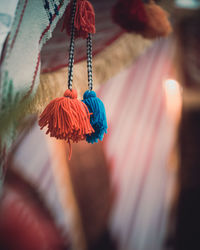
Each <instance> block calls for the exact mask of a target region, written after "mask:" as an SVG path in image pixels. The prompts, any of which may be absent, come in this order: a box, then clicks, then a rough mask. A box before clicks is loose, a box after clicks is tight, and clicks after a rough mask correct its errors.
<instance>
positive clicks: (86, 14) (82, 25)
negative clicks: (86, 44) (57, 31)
mask: <svg viewBox="0 0 200 250" xmlns="http://www.w3.org/2000/svg"><path fill="white" fill-rule="evenodd" d="M72 5H73V1H72V0H71V2H70V3H69V4H68V6H67V9H66V12H65V18H64V22H63V27H62V31H63V30H66V32H67V34H68V35H69V34H70V13H71V9H72ZM74 27H75V37H76V38H78V37H82V38H87V36H88V33H91V34H94V33H95V32H96V29H95V12H94V8H93V6H92V4H91V3H90V2H89V1H87V0H77V7H76V13H75V19H74Z"/></svg>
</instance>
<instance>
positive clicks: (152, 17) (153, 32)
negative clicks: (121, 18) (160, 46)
mask: <svg viewBox="0 0 200 250" xmlns="http://www.w3.org/2000/svg"><path fill="white" fill-rule="evenodd" d="M144 7H145V11H146V16H147V24H146V28H145V29H144V31H142V32H141V33H142V35H143V36H144V37H145V38H157V37H165V36H168V35H169V34H170V33H171V31H172V27H171V24H170V22H169V20H168V16H169V14H168V12H166V11H165V10H163V9H162V8H161V7H160V6H158V5H157V4H155V2H154V1H152V0H151V1H150V3H148V4H144Z"/></svg>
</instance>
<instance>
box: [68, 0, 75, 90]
mask: <svg viewBox="0 0 200 250" xmlns="http://www.w3.org/2000/svg"><path fill="white" fill-rule="evenodd" d="M76 1H77V0H73V5H72V9H71V32H70V35H71V38H70V47H69V66H68V89H70V90H72V82H73V66H74V40H75V28H74V19H75V14H76Z"/></svg>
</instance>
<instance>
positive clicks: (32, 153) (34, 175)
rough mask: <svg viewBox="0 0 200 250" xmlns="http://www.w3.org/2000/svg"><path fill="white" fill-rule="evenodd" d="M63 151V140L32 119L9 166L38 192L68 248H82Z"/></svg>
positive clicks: (76, 211)
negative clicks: (31, 123)
mask: <svg viewBox="0 0 200 250" xmlns="http://www.w3.org/2000/svg"><path fill="white" fill-rule="evenodd" d="M66 154H67V153H66V143H65V142H63V141H59V140H56V139H54V138H50V137H49V136H47V135H46V134H45V133H44V132H43V131H41V130H40V128H39V126H38V124H37V122H35V124H34V126H33V127H32V128H31V129H29V131H28V133H27V134H26V135H25V136H24V138H23V140H22V141H21V142H20V143H18V146H17V149H16V151H15V153H14V154H13V163H14V165H13V166H12V168H13V169H14V170H15V171H17V172H18V173H19V174H20V175H21V176H22V177H23V178H24V179H25V180H26V181H27V182H28V183H30V184H31V185H32V186H33V188H34V189H35V190H36V191H37V192H38V193H39V194H40V197H41V198H42V200H43V201H44V204H45V206H46V207H47V208H48V210H49V211H50V213H51V214H52V216H53V219H54V221H55V223H56V225H57V227H58V228H59V229H60V230H61V233H62V235H63V237H64V239H65V240H70V244H71V246H72V249H80V250H82V249H85V248H84V247H85V245H84V244H85V243H84V239H83V235H82V228H81V225H80V218H79V210H78V208H77V204H76V199H75V197H74V193H73V188H72V184H71V179H70V175H69V172H68V171H69V170H68V163H67V157H66Z"/></svg>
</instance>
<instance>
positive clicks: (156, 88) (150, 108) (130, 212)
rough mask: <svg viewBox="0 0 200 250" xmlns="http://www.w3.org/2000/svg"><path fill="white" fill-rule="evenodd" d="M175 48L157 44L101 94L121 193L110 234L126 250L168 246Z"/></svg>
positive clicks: (116, 187)
mask: <svg viewBox="0 0 200 250" xmlns="http://www.w3.org/2000/svg"><path fill="white" fill-rule="evenodd" d="M172 48H173V46H172V44H171V40H170V41H168V40H159V41H156V42H155V44H154V46H153V47H152V48H151V49H150V50H149V51H148V52H147V53H146V54H145V55H144V56H142V57H141V58H139V60H138V61H137V62H136V63H135V64H133V65H131V66H130V67H129V68H128V69H126V70H124V71H123V72H121V73H119V74H118V75H117V76H116V77H114V78H113V79H111V80H110V81H108V82H107V84H106V85H104V87H103V88H102V89H101V90H100V95H101V98H102V100H103V101H104V103H105V106H106V110H107V117H108V128H109V131H108V134H107V136H106V137H105V144H104V147H105V153H106V156H107V159H108V161H109V162H110V165H111V176H112V185H113V189H114V190H115V192H116V199H115V203H114V208H113V211H112V214H111V220H110V228H111V231H112V234H113V237H114V238H115V239H116V241H117V243H118V245H119V249H121V250H125V249H126V250H160V249H162V245H163V242H164V234H165V230H166V218H167V214H168V210H169V204H168V199H167V196H168V194H169V192H170V190H171V189H172V187H173V176H172V175H171V173H170V172H168V170H169V169H168V168H167V163H168V157H169V153H170V150H171V147H172V144H173V136H174V127H173V124H172V123H170V120H169V117H168V114H167V109H166V102H165V93H164V88H163V81H164V80H165V79H167V78H168V77H170V72H171V60H172V56H173V49H172ZM170 194H171V193H170Z"/></svg>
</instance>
